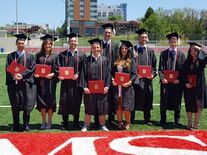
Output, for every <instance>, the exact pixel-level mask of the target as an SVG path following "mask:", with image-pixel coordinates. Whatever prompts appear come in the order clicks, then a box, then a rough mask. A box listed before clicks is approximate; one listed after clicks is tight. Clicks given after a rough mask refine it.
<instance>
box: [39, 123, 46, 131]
mask: <svg viewBox="0 0 207 155" xmlns="http://www.w3.org/2000/svg"><path fill="white" fill-rule="evenodd" d="M45 128H46V122H44V123H42V124H41V126H40V129H41V130H44V129H45Z"/></svg>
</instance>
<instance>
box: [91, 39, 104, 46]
mask: <svg viewBox="0 0 207 155" xmlns="http://www.w3.org/2000/svg"><path fill="white" fill-rule="evenodd" d="M88 42H89V43H90V44H91V45H93V44H99V45H101V42H102V41H101V40H100V39H99V38H95V39H91V40H88Z"/></svg>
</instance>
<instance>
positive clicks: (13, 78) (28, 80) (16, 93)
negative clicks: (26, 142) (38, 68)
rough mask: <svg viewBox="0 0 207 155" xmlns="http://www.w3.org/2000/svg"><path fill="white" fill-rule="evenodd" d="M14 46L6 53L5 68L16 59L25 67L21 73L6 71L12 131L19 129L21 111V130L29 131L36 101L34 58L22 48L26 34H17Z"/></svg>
mask: <svg viewBox="0 0 207 155" xmlns="http://www.w3.org/2000/svg"><path fill="white" fill-rule="evenodd" d="M15 36H16V37H17V40H16V46H17V50H16V51H14V52H12V53H10V54H8V56H7V60H6V70H7V68H8V67H9V66H10V64H11V63H12V61H16V62H17V63H18V64H21V65H23V66H24V67H26V70H25V71H24V72H22V73H18V74H15V75H12V74H10V72H8V71H6V85H7V92H8V96H9V101H10V104H11V109H12V115H13V127H12V131H19V130H20V127H19V114H20V111H23V127H24V128H23V130H25V131H29V130H30V127H29V121H30V113H31V112H32V110H33V108H34V105H35V102H36V91H37V90H36V85H35V83H34V79H33V74H34V69H35V59H34V57H33V55H31V54H29V53H26V52H25V50H24V47H25V43H26V40H28V39H29V38H27V36H26V35H24V34H17V35H15Z"/></svg>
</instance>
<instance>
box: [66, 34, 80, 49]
mask: <svg viewBox="0 0 207 155" xmlns="http://www.w3.org/2000/svg"><path fill="white" fill-rule="evenodd" d="M68 44H69V48H70V49H72V50H75V49H76V48H77V46H78V40H77V38H76V37H72V38H70V39H69V41H68Z"/></svg>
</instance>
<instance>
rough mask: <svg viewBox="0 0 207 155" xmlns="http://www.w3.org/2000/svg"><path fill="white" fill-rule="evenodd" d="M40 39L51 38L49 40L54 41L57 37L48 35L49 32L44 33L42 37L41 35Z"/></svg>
mask: <svg viewBox="0 0 207 155" xmlns="http://www.w3.org/2000/svg"><path fill="white" fill-rule="evenodd" d="M40 39H41V40H44V41H45V40H51V41H56V40H57V38H56V37H54V36H52V35H50V34H46V35H44V36H43V37H41V38H40Z"/></svg>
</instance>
